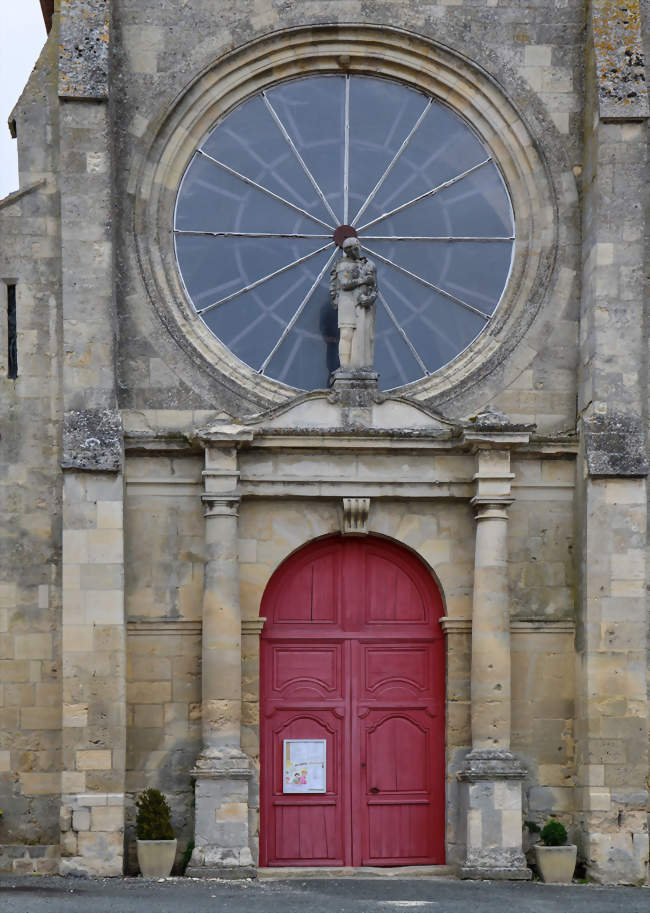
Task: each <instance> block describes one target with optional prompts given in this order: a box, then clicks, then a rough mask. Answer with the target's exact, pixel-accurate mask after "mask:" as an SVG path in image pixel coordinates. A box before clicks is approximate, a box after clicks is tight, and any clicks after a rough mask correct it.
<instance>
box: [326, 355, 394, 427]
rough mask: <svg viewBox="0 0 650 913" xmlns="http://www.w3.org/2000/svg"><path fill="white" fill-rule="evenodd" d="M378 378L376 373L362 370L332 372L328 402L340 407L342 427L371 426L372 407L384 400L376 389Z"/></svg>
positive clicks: (340, 369) (339, 369)
mask: <svg viewBox="0 0 650 913" xmlns="http://www.w3.org/2000/svg"><path fill="white" fill-rule="evenodd" d="M378 377H379V375H378V374H377V372H376V371H372V370H367V369H364V368H357V369H355V370H344V369H343V368H338V370H336V371H333V372H332V376H331V378H330V388H331V393H330V395H329V401H330V402H331V403H336V404H337V405H339V406H340V407H341V410H342V412H343V423H344V425H349V426H350V428H368V427H370V426H371V425H372V407H373V405H374V403H380V402H381V401H382V400H383V399H384V397H383V396H382V394H381V393H380V392H379V391H378V389H377V378H378Z"/></svg>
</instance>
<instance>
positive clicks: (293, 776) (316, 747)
mask: <svg viewBox="0 0 650 913" xmlns="http://www.w3.org/2000/svg"><path fill="white" fill-rule="evenodd" d="M282 754H283V771H282V784H283V785H282V791H283V792H285V793H324V792H325V789H326V783H327V779H326V764H327V743H326V741H325V739H285V740H284V742H283V753H282Z"/></svg>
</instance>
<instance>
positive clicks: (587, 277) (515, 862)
mask: <svg viewBox="0 0 650 913" xmlns="http://www.w3.org/2000/svg"><path fill="white" fill-rule="evenodd" d="M44 6H45V13H46V19H48V20H49V19H50V18H51V21H50V22H49V25H51V31H50V32H49V36H48V40H47V42H46V45H45V47H44V48H43V51H42V54H41V57H40V59H39V61H38V63H37V65H36V67H35V69H34V71H33V73H32V75H31V77H30V80H29V82H28V84H27V86H26V88H25V90H24V92H23V94H22V96H21V98H20V99H19V100H18V102H17V104H16V107H15V110H14V111H13V112H12V114H11V117H10V126H11V129H12V131H13V133H14V135H17V142H18V148H19V163H20V189H19V190H18V191H17V192H16V193H14V194H11V195H10V196H9V197H7V198H6V199H5V200H2V201H0V237H1V239H2V240H1V241H0V375H1V376H0V460H1V463H2V467H3V471H2V473H0V514H1V516H2V527H1V528H0V808H2V810H3V813H4V814H3V817H2V819H0V869H5V870H13V871H37V872H49V871H54V870H58V871H61V872H64V873H65V872H75V873H89V874H105V875H111V874H119V873H121V872H122V871H123V870H125V869H126V870H129V871H133V870H134V867H135V861H134V856H133V850H134V840H133V836H134V835H133V818H134V812H133V801H134V797H135V794H136V793H137V792H138V791H140V790H141V789H143V788H145V787H146V786H158V787H159V788H161V789H163V790H164V791H165V792H166V793H167V795H168V796H169V798H170V801H171V804H172V809H173V818H174V823H175V826H176V828H177V831H178V834H179V837H180V841H179V855H180V853H182V851H183V850H184V848H185V846H186V845H187V842H188V840H189V839H194V841H195V850H194V854H193V856H192V862H191V866H192V872H193V873H195V874H208V873H210V874H214V873H215V872H217V873H222V874H223V873H229V874H247V873H250V872H251V871H253V870H254V869H255V866H256V864H257V859H258V837H259V808H260V801H259V729H260V721H259V696H260V695H259V688H260V685H259V635H260V631H261V630H262V627H263V623H264V621H263V619H260V617H259V609H260V603H261V599H262V595H263V593H264V589H265V587H266V585H267V584H268V582H269V580H270V578H271V576H272V574H273V572H274V571H275V570H276V569H277V567H278V566H279V565H280V564H281V563H282V561H283V560H284V559H285V558H287V557H288V556H289V555H291V554H292V553H293V552H294V551H296V550H297V549H299V548H300V547H301V546H302V545H304V544H306V543H307V542H310V541H312V540H313V539H317V538H319V537H323V536H327V535H337V534H340V533H341V531H344V532H350V526H351V524H352V525H353V526H355V529H353V530H352V531H353V532H354V533H358V534H362V535H375V536H385V537H388V538H390V539H393V540H395V541H397V542H398V543H401V544H402V545H403V546H405V547H406V548H408V549H410V550H412V551H413V552H414V553H415V554H417V555H418V556H419V557H420V558H421V559H422V560H423V561H424V562H425V563H426V564H427V565H428V567H429V568H430V569H431V573H432V574H433V575H434V576H435V578H436V580H437V582H438V584H439V587H440V590H441V593H442V595H443V599H444V605H445V616H444V618H443V619H442V627H443V630H444V632H445V636H446V646H447V683H446V733H445V739H446V763H447V769H446V822H445V836H446V856H447V863H448V864H449V865H451V866H453V870H454V871H457V872H459V873H461V874H463V875H464V876H465V877H508V878H518V877H527V875H528V869H527V868H526V864H525V857H524V853H523V851H524V850H525V849H526V847H527V844H526V843H525V842H524V843H523V845H522V838H524V835H523V834H522V828H521V825H522V822H523V820H524V819H529V820H531V819H532V820H535V821H537V822H539V823H543V821H544V820H546V818H547V817H548V815H549V814H556V815H557V816H558V817H559V818H560V819H561V820H562V821H563V822H564V823H565V824H566V825H567V827H568V829H569V833H570V836H571V838H572V839H573V840H574V841H575V842H577V843H578V846H579V856H580V861H581V863H582V864H584V865H585V867H586V872H587V874H588V875H589V876H591V877H593V878H595V879H596V880H598V881H602V882H626V883H642V882H644V881H646V879H647V874H648V873H647V869H648V793H647V778H648V774H649V767H648V765H649V759H648V722H647V720H648V711H647V707H648V693H647V668H648V661H647V660H648V657H647V646H646V640H647V635H648V631H647V617H648V616H647V593H646V575H647V535H646V527H647V509H646V504H647V484H646V477H647V468H648V462H647V461H648V457H647V427H646V426H647V418H646V416H647V397H648V391H647V389H646V388H647V345H646V335H647V327H646V315H645V310H646V306H645V300H646V288H645V274H646V269H645V261H646V258H647V225H646V222H647V216H646V213H647V212H648V200H647V190H646V181H645V169H646V160H647V117H648V113H649V112H648V97H647V89H646V81H645V79H646V68H645V50H646V47H645V45H646V42H647V27H648V22H649V17H650V8H649V7H648V3H647V2H645V0H641V2H631V3H627V4H625V5H621V4H618V3H613V2H610V0H587V2H583V0H551V2H550V4H549V3H547V4H541V5H539V4H534V3H531V4H526V3H517V4H512V3H501V4H498V3H495V2H493V0H478V2H473V3H472V4H469V3H468V2H463V0H458V2H453V3H452V2H447V0H437V2H432V3H426V4H422V3H415V2H411V0H385V2H384V0H380V2H377V3H373V4H371V5H368V4H362V3H360V2H358V0H337V2H333V0H310V2H307V3H305V2H293V0H290V2H287V3H283V4H276V3H274V2H271V0H255V2H250V3H244V4H241V3H233V2H229V0H190V2H188V3H185V4H183V5H182V6H180V7H179V5H178V4H174V3H163V4H161V3H159V2H153V0H56V2H54V3H50V4H48V3H46V4H45V5H44ZM50 7H51V9H49V8H50ZM50 13H51V17H50ZM585 22H586V23H587V29H586V31H585V29H584V23H585ZM387 23H390V24H391V26H390V28H389V27H388V26H387V25H386V24H387ZM305 72H310V73H311V72H313V73H323V72H337V73H339V72H350V73H368V72H372V73H377V74H383V75H385V76H387V77H389V78H391V79H396V80H398V81H399V80H402V81H405V82H406V83H408V84H411V85H415V86H418V87H420V88H422V89H423V90H425V91H427V92H430V93H432V94H433V95H434V96H435V97H436V98H440V99H441V100H443V101H444V102H445V103H446V104H448V105H450V106H451V107H452V108H453V109H454V110H455V111H457V112H458V113H459V114H460V115H461V116H462V117H464V118H466V120H467V121H468V122H469V123H470V124H471V125H472V126H473V128H474V129H475V130H476V131H477V133H478V134H479V135H480V136H481V137H482V139H483V140H484V142H485V143H486V144H487V146H488V147H489V148H490V150H491V152H492V154H493V156H494V158H495V161H497V162H498V164H499V167H500V169H501V171H502V173H503V175H504V180H505V181H506V184H507V186H508V190H509V193H510V194H511V197H512V200H513V208H514V211H515V222H516V226H517V243H516V248H515V257H514V260H513V267H512V273H511V278H510V281H509V284H508V286H507V289H506V292H505V294H504V297H503V300H502V302H501V305H500V306H499V310H498V311H497V313H496V316H495V318H494V320H493V321H492V322H491V324H490V326H489V328H488V329H487V330H486V332H485V333H483V334H482V335H481V336H479V337H478V338H477V340H476V341H475V343H473V344H472V345H471V346H469V348H468V349H467V350H466V351H464V352H463V353H461V354H460V355H459V356H458V357H457V358H456V359H455V360H454V361H453V362H452V363H451V364H450V365H448V366H447V367H446V368H444V369H442V370H441V371H438V372H436V373H435V374H434V375H432V376H430V377H426V378H424V379H423V380H422V381H419V382H417V383H416V384H414V385H412V386H411V387H408V388H404V389H403V390H400V391H397V393H396V395H395V396H388V398H386V399H383V401H382V397H373V396H372V391H368V390H365V391H357V390H355V391H354V393H355V398H354V403H352V401H350V402H347V401H346V402H343V401H342V399H345V397H343V398H342V397H341V396H338V399H337V395H336V391H335V395H334V396H332V397H328V395H327V394H326V393H318V392H316V393H312V394H302V393H299V392H297V391H293V390H291V389H289V388H288V387H286V386H283V385H280V384H276V383H275V382H274V381H270V380H269V379H268V378H265V377H261V376H260V375H256V374H255V373H254V372H252V371H251V370H249V369H248V368H246V367H245V366H244V365H243V363H242V362H239V361H238V359H236V358H234V356H232V355H231V354H230V353H228V352H227V351H226V350H225V349H224V347H223V346H221V345H220V344H218V343H217V342H215V340H214V339H213V338H212V337H211V336H210V334H209V333H208V332H207V331H206V330H205V328H204V327H203V326H202V325H199V324H200V321H198V320H197V319H196V318H195V316H194V314H193V312H191V309H190V307H189V304H188V302H187V299H186V297H185V295H184V292H183V289H182V286H181V283H180V279H179V276H178V271H177V268H176V265H175V261H174V254H173V245H172V239H171V224H172V223H171V218H172V215H171V214H172V211H173V206H174V201H175V196H176V192H177V189H178V184H179V181H180V178H181V177H182V174H183V172H184V169H185V166H186V164H187V161H188V159H189V157H190V156H191V155H192V153H193V151H194V149H195V148H196V147H197V145H198V144H199V143H200V142H201V141H202V139H203V138H204V136H205V135H206V133H207V132H208V131H209V130H210V129H211V127H212V126H213V125H214V123H215V122H216V121H217V120H218V119H219V118H220V117H221V116H222V115H223V114H224V113H225V112H227V111H228V110H230V109H231V108H232V107H234V106H235V105H236V104H238V103H239V102H240V101H242V100H243V99H245V98H247V97H248V96H249V95H251V94H253V93H255V92H257V91H259V89H260V88H263V87H265V86H268V85H271V84H273V83H274V81H277V80H279V79H290V78H292V77H294V76H296V75H301V74H303V73H305ZM8 285H15V287H16V293H17V329H18V338H17V347H18V366H19V367H18V377H17V378H16V379H13V378H10V377H7V373H8V372H7V341H8V340H7V332H8V328H7V322H6V320H5V316H4V315H5V301H6V288H7V286H8ZM576 403H577V408H576Z"/></svg>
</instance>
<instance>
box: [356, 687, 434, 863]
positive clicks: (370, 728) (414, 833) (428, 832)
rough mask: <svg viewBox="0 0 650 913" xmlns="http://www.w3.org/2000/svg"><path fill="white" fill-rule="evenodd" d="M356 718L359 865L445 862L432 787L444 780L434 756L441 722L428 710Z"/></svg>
mask: <svg viewBox="0 0 650 913" xmlns="http://www.w3.org/2000/svg"><path fill="white" fill-rule="evenodd" d="M357 718H358V720H359V723H358V730H359V731H358V745H359V768H360V770H361V782H360V796H359V799H358V801H357V803H356V807H357V809H358V814H359V816H360V824H361V834H362V839H361V858H360V860H359V862H358V863H357V864H358V865H417V864H424V863H433V862H438V863H439V862H441V860H442V858H443V855H442V852H441V851H442V847H441V845H440V841H439V840H436V832H437V831H438V830H440V824H441V822H442V821H443V820H444V802H441V801H440V800H441V798H442V795H441V791H440V790H435V789H434V785H433V784H434V781H435V780H441V778H442V774H443V770H442V756H441V754H440V753H439V752H436V743H437V741H439V729H440V722H441V721H440V720H439V719H438V718H437V717H436V716H435V715H434V714H433V713H432V711H431V710H430V709H421V708H415V707H401V708H399V709H396V708H394V707H382V708H373V709H369V708H368V707H367V706H366V707H364V706H362V705H359V707H358V710H357ZM436 824H437V825H438V827H436V826H435V825H436ZM384 829H386V830H387V833H385V834H384V833H382V832H383V830H384Z"/></svg>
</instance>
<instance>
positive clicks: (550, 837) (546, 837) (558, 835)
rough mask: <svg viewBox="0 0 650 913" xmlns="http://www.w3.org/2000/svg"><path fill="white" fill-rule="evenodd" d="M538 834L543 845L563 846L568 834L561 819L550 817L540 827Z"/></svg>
mask: <svg viewBox="0 0 650 913" xmlns="http://www.w3.org/2000/svg"><path fill="white" fill-rule="evenodd" d="M540 836H541V838H542V843H543V844H544V846H564V845H565V843H566V842H567V836H568V834H567V832H566V828H565V826H564V825H563V824H562V822H561V821H558V820H557V818H551V819H550V820H549V821H547V823H546V824H545V825H544V827H543V828H542V831H541V835H540Z"/></svg>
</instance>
